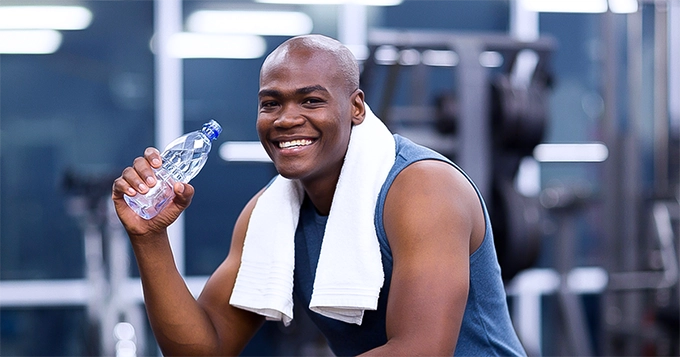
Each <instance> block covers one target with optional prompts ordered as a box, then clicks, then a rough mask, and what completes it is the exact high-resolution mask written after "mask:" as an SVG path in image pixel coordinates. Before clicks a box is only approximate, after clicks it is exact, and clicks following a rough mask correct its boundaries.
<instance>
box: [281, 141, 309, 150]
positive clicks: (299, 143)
mask: <svg viewBox="0 0 680 357" xmlns="http://www.w3.org/2000/svg"><path fill="white" fill-rule="evenodd" d="M311 143H312V141H311V140H309V139H299V140H291V141H279V147H280V148H281V149H286V148H292V147H296V146H307V145H309V144H311Z"/></svg>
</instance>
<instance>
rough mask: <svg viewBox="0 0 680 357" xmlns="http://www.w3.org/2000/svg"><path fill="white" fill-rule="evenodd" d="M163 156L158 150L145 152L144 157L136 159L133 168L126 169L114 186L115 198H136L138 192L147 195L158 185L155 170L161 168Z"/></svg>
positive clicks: (151, 149)
mask: <svg viewBox="0 0 680 357" xmlns="http://www.w3.org/2000/svg"><path fill="white" fill-rule="evenodd" d="M161 163H162V161H161V156H160V153H159V152H158V150H157V149H156V148H153V147H149V148H147V149H146V150H144V157H138V158H136V159H135V160H134V161H133V163H132V166H131V167H126V168H125V169H124V170H123V173H122V174H121V176H120V177H119V178H117V179H116V180H115V181H114V184H113V197H114V198H119V197H122V196H123V194H126V195H128V196H134V195H136V194H137V193H138V192H139V193H141V194H145V193H147V192H148V191H149V188H150V187H153V186H155V185H156V175H155V174H154V168H159V167H160V166H161Z"/></svg>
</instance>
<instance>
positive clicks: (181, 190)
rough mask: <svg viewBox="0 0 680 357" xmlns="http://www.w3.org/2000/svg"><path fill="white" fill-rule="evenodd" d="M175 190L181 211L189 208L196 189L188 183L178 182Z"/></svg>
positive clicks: (176, 200)
mask: <svg viewBox="0 0 680 357" xmlns="http://www.w3.org/2000/svg"><path fill="white" fill-rule="evenodd" d="M173 189H174V190H175V199H174V201H175V204H176V205H177V206H179V207H180V208H181V209H185V208H187V207H188V206H189V204H191V199H192V198H193V197H194V187H193V186H191V185H190V184H188V183H182V182H176V183H175V185H174V186H173Z"/></svg>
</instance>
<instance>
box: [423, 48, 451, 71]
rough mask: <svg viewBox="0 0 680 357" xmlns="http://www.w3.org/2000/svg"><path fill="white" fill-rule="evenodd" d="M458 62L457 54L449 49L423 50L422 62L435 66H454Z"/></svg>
mask: <svg viewBox="0 0 680 357" xmlns="http://www.w3.org/2000/svg"><path fill="white" fill-rule="evenodd" d="M459 62H460V58H459V57H458V54H457V53H455V52H453V51H450V50H425V51H424V52H423V64H426V65H428V66H435V67H455V66H457V65H458V63H459Z"/></svg>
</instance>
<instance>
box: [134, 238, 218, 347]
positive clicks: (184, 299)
mask: <svg viewBox="0 0 680 357" xmlns="http://www.w3.org/2000/svg"><path fill="white" fill-rule="evenodd" d="M132 242H133V244H132V246H133V250H134V253H135V256H136V258H137V264H138V266H139V271H140V276H141V280H142V287H143V291H144V301H145V304H146V310H147V315H148V317H149V321H150V323H151V327H152V330H153V332H154V335H155V337H156V340H157V342H158V344H159V346H160V348H161V350H162V351H163V353H164V355H184V356H188V355H211V354H215V353H217V351H218V346H219V339H218V337H217V333H216V332H215V328H214V327H213V324H212V323H211V320H210V318H209V317H208V315H207V314H206V312H205V311H204V310H203V309H202V308H201V306H200V305H199V304H198V303H197V302H196V299H195V298H194V297H193V295H192V294H191V292H190V291H189V289H188V288H187V286H186V283H185V282H184V279H183V278H182V276H181V275H180V273H179V271H178V270H177V267H176V265H175V262H174V258H173V255H172V250H171V248H170V243H169V241H168V237H167V234H166V233H165V232H164V233H162V234H160V235H159V236H157V237H144V238H143V239H137V240H134V239H133V240H132Z"/></svg>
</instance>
